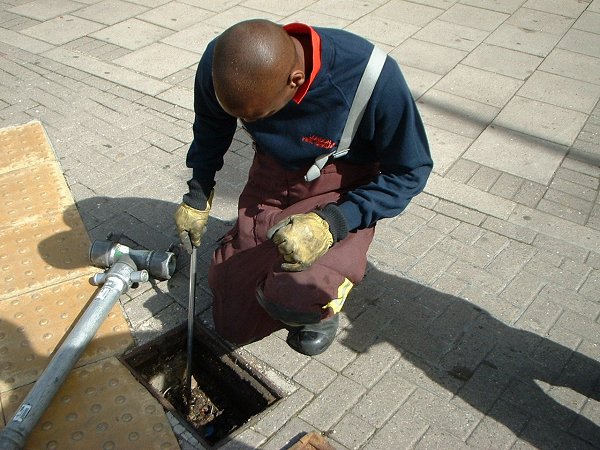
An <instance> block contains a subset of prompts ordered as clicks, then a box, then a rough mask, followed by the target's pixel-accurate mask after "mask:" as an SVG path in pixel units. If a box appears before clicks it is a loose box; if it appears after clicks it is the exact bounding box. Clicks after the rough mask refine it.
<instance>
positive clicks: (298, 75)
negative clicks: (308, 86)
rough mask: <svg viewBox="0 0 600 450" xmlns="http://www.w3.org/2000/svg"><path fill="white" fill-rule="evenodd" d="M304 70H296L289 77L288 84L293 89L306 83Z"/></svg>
mask: <svg viewBox="0 0 600 450" xmlns="http://www.w3.org/2000/svg"><path fill="white" fill-rule="evenodd" d="M304 80H305V77H304V72H303V71H302V70H294V71H293V72H292V73H291V74H290V77H289V79H288V85H289V86H290V87H291V88H292V89H298V88H299V87H300V86H302V85H303V84H304Z"/></svg>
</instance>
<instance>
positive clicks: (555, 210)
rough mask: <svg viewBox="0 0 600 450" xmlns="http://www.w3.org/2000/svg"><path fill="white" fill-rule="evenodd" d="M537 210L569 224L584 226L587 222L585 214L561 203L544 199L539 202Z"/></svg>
mask: <svg viewBox="0 0 600 450" xmlns="http://www.w3.org/2000/svg"><path fill="white" fill-rule="evenodd" d="M538 209H539V210H540V211H543V212H546V213H548V214H552V215H554V216H557V217H560V218H561V219H565V220H568V221H570V222H574V223H578V224H580V225H584V224H585V222H586V221H587V214H584V213H582V212H581V211H579V210H576V209H573V208H570V207H568V206H565V205H563V204H561V203H556V202H552V201H550V200H548V199H546V198H544V199H542V200H540V203H539V204H538Z"/></svg>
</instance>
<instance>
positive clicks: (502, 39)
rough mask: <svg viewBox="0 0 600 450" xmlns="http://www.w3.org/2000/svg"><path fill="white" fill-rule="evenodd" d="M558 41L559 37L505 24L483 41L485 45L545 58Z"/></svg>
mask: <svg viewBox="0 0 600 450" xmlns="http://www.w3.org/2000/svg"><path fill="white" fill-rule="evenodd" d="M559 40H560V36H557V35H555V34H551V33H546V32H542V31H533V32H532V31H531V30H525V29H522V28H521V27H518V26H514V25H510V24H508V23H505V24H502V25H500V27H498V29H496V31H494V32H493V33H492V34H491V35H490V36H489V37H488V38H487V39H485V43H486V44H492V45H497V46H499V47H504V48H508V49H511V50H517V51H521V52H525V53H530V54H532V55H536V56H540V57H545V56H547V55H548V54H549V53H550V52H551V51H552V49H553V48H554V46H555V45H556V43H557V42H558V41H559Z"/></svg>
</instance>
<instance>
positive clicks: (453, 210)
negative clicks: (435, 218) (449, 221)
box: [435, 200, 486, 225]
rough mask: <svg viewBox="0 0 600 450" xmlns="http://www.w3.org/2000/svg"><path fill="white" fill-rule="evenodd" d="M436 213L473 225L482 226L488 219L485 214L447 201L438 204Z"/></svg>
mask: <svg viewBox="0 0 600 450" xmlns="http://www.w3.org/2000/svg"><path fill="white" fill-rule="evenodd" d="M435 211H436V212H439V213H441V214H444V215H446V216H449V217H453V218H455V219H457V220H460V221H463V222H467V223H471V224H473V225H481V224H482V223H483V221H484V220H485V218H486V216H485V214H482V213H480V212H478V211H474V210H472V209H469V208H465V207H464V206H461V205H458V204H456V203H452V202H449V201H446V200H441V201H440V202H438V203H437V205H436V206H435Z"/></svg>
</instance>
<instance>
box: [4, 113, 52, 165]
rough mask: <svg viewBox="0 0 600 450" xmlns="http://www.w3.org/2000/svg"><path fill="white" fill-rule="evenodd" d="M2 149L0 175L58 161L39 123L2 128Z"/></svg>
mask: <svg viewBox="0 0 600 450" xmlns="http://www.w3.org/2000/svg"><path fill="white" fill-rule="evenodd" d="M0 149H2V151H1V152H0V173H5V172H10V171H12V170H15V169H23V168H28V167H31V166H32V165H35V164H38V163H39V162H40V161H54V160H55V159H56V158H55V156H54V152H53V151H52V147H51V146H50V144H49V141H48V137H47V136H46V131H45V130H44V127H43V126H42V124H41V123H39V122H30V123H27V124H24V125H17V126H14V127H7V128H2V129H1V130H0Z"/></svg>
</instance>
